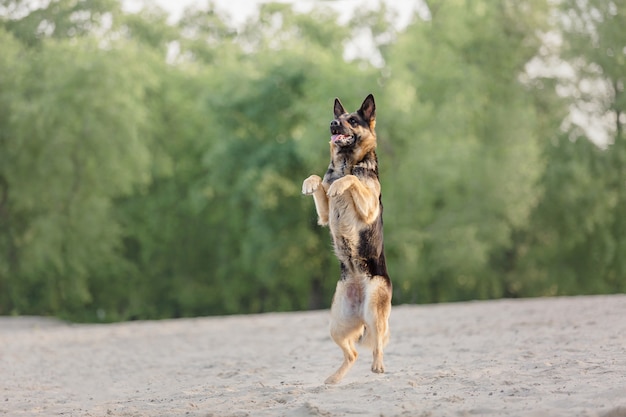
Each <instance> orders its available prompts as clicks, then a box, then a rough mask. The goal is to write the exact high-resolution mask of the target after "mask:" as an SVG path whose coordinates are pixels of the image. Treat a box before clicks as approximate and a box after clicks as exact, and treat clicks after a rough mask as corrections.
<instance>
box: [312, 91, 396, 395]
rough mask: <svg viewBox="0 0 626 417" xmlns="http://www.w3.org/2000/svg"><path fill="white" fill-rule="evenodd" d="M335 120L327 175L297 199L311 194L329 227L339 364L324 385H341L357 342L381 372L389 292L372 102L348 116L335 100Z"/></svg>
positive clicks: (332, 331) (333, 333) (322, 222)
mask: <svg viewBox="0 0 626 417" xmlns="http://www.w3.org/2000/svg"><path fill="white" fill-rule="evenodd" d="M334 115H335V118H334V119H333V121H331V122H330V133H331V139H330V165H329V166H328V170H327V171H326V174H325V175H324V178H323V179H321V178H320V177H319V176H317V175H311V176H310V177H308V178H307V179H306V180H304V182H303V184H302V193H303V194H305V195H313V199H314V201H315V208H316V210H317V215H318V223H319V224H320V225H322V226H326V225H328V226H329V228H330V233H331V235H332V240H333V245H334V249H335V254H336V255H337V258H339V262H340V267H341V279H340V280H339V281H338V282H337V288H336V290H335V295H334V297H333V301H332V306H331V309H330V313H331V320H330V335H331V337H332V338H333V340H334V341H335V342H336V343H337V345H339V347H340V348H341V350H342V351H343V355H344V360H343V363H342V364H341V366H340V367H339V369H337V371H336V372H335V373H334V374H332V375H331V376H329V377H328V379H326V383H327V384H335V383H337V382H339V381H341V379H342V378H343V377H344V376H345V374H346V373H347V372H348V370H350V368H351V367H352V365H354V362H355V361H356V358H357V356H358V353H357V351H356V349H355V347H354V344H355V342H357V341H358V342H361V343H362V344H364V345H366V346H368V347H369V348H371V349H372V350H373V355H374V360H373V362H372V372H376V373H382V372H384V365H383V348H384V347H385V345H386V344H387V342H388V341H389V314H390V313H391V294H392V289H391V280H390V279H389V275H388V274H387V267H386V265H385V254H384V250H383V204H382V199H381V192H380V182H379V177H378V158H377V157H376V132H375V130H374V128H375V125H376V105H375V103H374V96H372V95H371V94H370V95H368V96H367V98H366V99H365V100H364V101H363V104H362V105H361V108H360V109H359V110H357V111H355V112H353V113H348V112H347V111H346V110H345V109H344V107H343V105H342V104H341V102H340V101H339V99H335V106H334Z"/></svg>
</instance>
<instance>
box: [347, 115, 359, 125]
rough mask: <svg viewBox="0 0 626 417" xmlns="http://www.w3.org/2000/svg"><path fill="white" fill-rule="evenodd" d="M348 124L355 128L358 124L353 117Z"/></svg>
mask: <svg viewBox="0 0 626 417" xmlns="http://www.w3.org/2000/svg"><path fill="white" fill-rule="evenodd" d="M348 123H350V124H351V125H352V126H356V125H357V124H358V123H357V121H356V119H355V118H354V117H351V118H349V119H348Z"/></svg>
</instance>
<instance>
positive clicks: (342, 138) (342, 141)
mask: <svg viewBox="0 0 626 417" xmlns="http://www.w3.org/2000/svg"><path fill="white" fill-rule="evenodd" d="M353 139H354V136H348V135H332V136H331V137H330V141H331V142H332V143H336V144H338V145H347V144H349V143H351V142H352V140H353Z"/></svg>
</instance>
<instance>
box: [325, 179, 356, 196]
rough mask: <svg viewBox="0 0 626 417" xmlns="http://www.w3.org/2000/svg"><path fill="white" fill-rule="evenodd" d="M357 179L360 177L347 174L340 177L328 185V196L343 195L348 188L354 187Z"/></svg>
mask: <svg viewBox="0 0 626 417" xmlns="http://www.w3.org/2000/svg"><path fill="white" fill-rule="evenodd" d="M355 181H358V179H357V177H355V176H354V175H346V176H345V177H341V178H339V179H338V180H337V181H335V182H333V183H332V184H331V185H330V187H328V196H329V197H335V196H338V195H342V194H343V193H345V192H346V190H347V189H348V188H350V187H352V185H353V184H354V182H355Z"/></svg>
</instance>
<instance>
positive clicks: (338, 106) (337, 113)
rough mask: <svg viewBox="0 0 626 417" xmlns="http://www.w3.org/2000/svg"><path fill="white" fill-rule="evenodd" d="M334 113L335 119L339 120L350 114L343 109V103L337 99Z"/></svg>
mask: <svg viewBox="0 0 626 417" xmlns="http://www.w3.org/2000/svg"><path fill="white" fill-rule="evenodd" d="M333 112H334V113H335V119H338V118H339V116H341V115H342V114H346V113H348V112H347V111H346V109H344V108H343V105H342V104H341V101H339V99H338V98H336V99H335V107H334V108H333Z"/></svg>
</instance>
